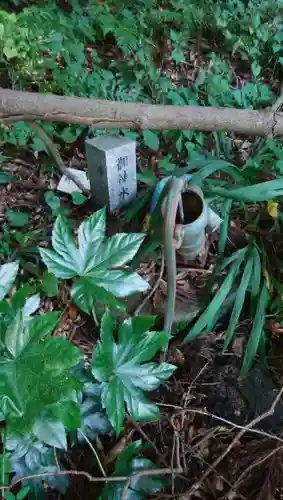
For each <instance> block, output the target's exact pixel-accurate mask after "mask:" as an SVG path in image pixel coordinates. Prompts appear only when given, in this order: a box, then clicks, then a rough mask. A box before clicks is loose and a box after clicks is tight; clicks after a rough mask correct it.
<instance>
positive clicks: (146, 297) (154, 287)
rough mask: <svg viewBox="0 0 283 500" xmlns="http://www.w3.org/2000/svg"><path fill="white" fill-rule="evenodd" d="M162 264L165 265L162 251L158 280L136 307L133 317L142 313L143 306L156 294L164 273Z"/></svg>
mask: <svg viewBox="0 0 283 500" xmlns="http://www.w3.org/2000/svg"><path fill="white" fill-rule="evenodd" d="M164 263H165V259H164V252H163V251H162V256H161V265H160V272H159V275H158V278H157V280H156V282H155V284H154V286H153V287H152V289H151V290H150V292H149V293H148V294H147V295H146V296H145V298H144V299H143V301H142V303H141V304H139V305H138V307H137V308H136V310H135V312H134V316H137V315H138V314H139V313H140V312H141V311H142V309H143V308H144V306H145V304H146V303H147V302H148V301H149V300H150V299H151V297H152V296H153V294H154V293H155V292H156V290H157V288H158V287H159V283H160V281H161V279H162V276H163V273H164Z"/></svg>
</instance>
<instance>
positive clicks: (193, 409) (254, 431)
mask: <svg viewBox="0 0 283 500" xmlns="http://www.w3.org/2000/svg"><path fill="white" fill-rule="evenodd" d="M161 405H162V404H161V403H160V404H159V406H161ZM162 406H163V405H162ZM177 409H178V407H177ZM186 412H191V413H196V414H198V415H204V416H205V417H210V418H214V419H215V420H218V421H219V422H223V423H224V424H227V425H231V426H232V427H234V428H235V429H241V430H243V431H244V432H246V431H248V432H250V433H252V434H257V435H258V436H264V437H267V438H269V439H273V440H275V441H278V442H279V443H283V439H282V438H280V437H278V436H275V435H274V434H270V433H269V432H265V431H261V430H260V429H253V428H248V426H246V427H245V426H244V425H239V424H236V423H235V422H232V421H231V420H227V419H226V418H223V417H218V415H214V413H209V412H208V411H204V410H199V409H198V408H184V409H183V410H181V411H178V413H176V415H179V414H183V413H186ZM267 416H269V415H267ZM257 418H258V417H257ZM264 418H266V417H264ZM261 420H262V419H261ZM252 422H253V421H252ZM252 422H251V423H252ZM256 423H257V422H256ZM256 423H255V424H253V425H256ZM248 425H250V424H248Z"/></svg>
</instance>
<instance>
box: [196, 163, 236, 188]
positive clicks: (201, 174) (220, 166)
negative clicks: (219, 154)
mask: <svg viewBox="0 0 283 500" xmlns="http://www.w3.org/2000/svg"><path fill="white" fill-rule="evenodd" d="M217 170H224V171H226V172H227V174H229V175H231V177H234V175H235V177H237V179H238V178H239V175H237V167H235V165H233V164H232V163H229V162H228V161H224V160H214V161H208V162H207V164H206V165H203V166H202V168H201V169H200V170H198V172H196V173H195V174H193V176H192V179H191V183H192V184H200V183H201V182H202V181H203V180H204V179H206V178H207V177H209V176H210V175H211V174H214V172H217Z"/></svg>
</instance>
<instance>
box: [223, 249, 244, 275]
mask: <svg viewBox="0 0 283 500" xmlns="http://www.w3.org/2000/svg"><path fill="white" fill-rule="evenodd" d="M247 251H248V247H244V248H240V250H237V251H236V252H234V253H233V254H232V255H230V256H229V257H226V258H225V259H223V261H222V263H221V264H219V266H218V267H217V269H216V272H218V273H220V272H221V271H223V270H224V269H225V268H226V267H227V266H229V264H232V262H234V260H236V259H238V258H241V256H242V255H243V258H244V256H245V254H246V252H247Z"/></svg>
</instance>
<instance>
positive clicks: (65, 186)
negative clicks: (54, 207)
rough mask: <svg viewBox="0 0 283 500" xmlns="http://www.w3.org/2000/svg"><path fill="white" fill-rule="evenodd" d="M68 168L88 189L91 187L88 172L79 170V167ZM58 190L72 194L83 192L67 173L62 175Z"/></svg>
mask: <svg viewBox="0 0 283 500" xmlns="http://www.w3.org/2000/svg"><path fill="white" fill-rule="evenodd" d="M68 170H69V171H70V172H71V173H72V174H74V175H75V176H76V177H77V178H78V180H79V181H81V183H82V185H83V186H84V187H85V188H86V189H90V183H89V180H88V178H87V175H86V172H84V171H83V170H78V169H77V168H68ZM57 189H58V191H62V192H63V193H68V194H72V193H73V192H77V193H81V192H82V191H81V189H80V188H79V187H78V186H77V185H76V184H75V183H74V182H73V181H72V180H71V179H69V177H67V176H66V175H62V177H61V179H60V181H59V184H58V186H57Z"/></svg>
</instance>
